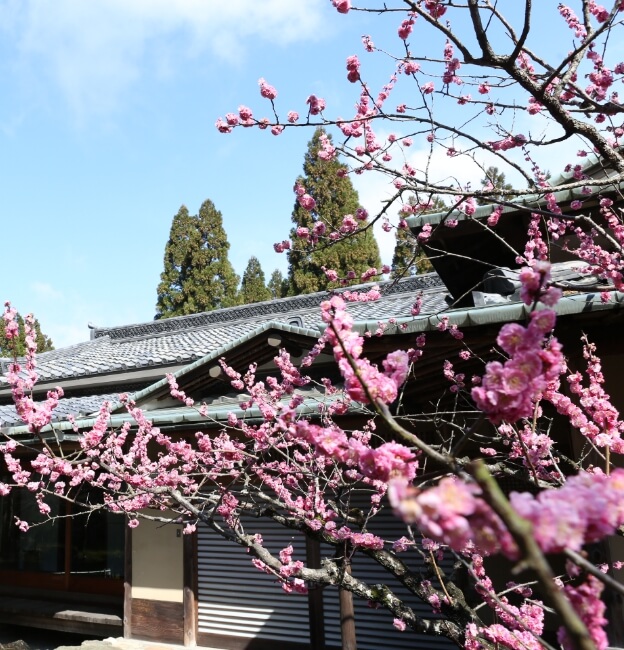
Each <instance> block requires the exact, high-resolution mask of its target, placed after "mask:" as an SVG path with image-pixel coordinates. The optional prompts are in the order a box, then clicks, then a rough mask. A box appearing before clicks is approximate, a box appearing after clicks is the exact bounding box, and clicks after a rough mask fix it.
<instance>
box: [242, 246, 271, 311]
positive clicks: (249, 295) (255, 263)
mask: <svg viewBox="0 0 624 650" xmlns="http://www.w3.org/2000/svg"><path fill="white" fill-rule="evenodd" d="M263 300H271V292H270V291H269V289H268V288H267V286H266V283H265V279H264V271H263V270H262V266H261V265H260V261H259V260H258V258H257V257H254V256H252V257H250V258H249V262H247V268H246V269H245V272H244V273H243V280H242V282H241V290H240V301H241V303H242V304H243V305H248V304H249V303H252V302H261V301H263Z"/></svg>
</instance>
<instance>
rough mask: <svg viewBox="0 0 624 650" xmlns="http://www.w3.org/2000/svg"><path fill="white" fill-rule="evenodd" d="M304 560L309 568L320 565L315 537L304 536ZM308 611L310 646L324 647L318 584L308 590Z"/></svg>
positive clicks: (321, 599)
mask: <svg viewBox="0 0 624 650" xmlns="http://www.w3.org/2000/svg"><path fill="white" fill-rule="evenodd" d="M306 561H307V565H308V566H309V567H310V568H311V569H319V568H320V567H321V545H320V543H319V542H318V540H316V539H311V538H310V537H306ZM308 613H309V620H310V648H311V649H312V650H323V648H325V618H324V613H323V590H322V589H321V587H320V585H310V589H309V590H308Z"/></svg>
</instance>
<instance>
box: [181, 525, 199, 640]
mask: <svg viewBox="0 0 624 650" xmlns="http://www.w3.org/2000/svg"><path fill="white" fill-rule="evenodd" d="M182 537H183V553H184V560H183V562H184V564H183V566H184V569H183V571H184V596H183V602H184V645H185V646H195V645H197V533H196V532H195V533H193V534H192V535H182Z"/></svg>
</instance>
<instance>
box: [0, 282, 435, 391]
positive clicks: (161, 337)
mask: <svg viewBox="0 0 624 650" xmlns="http://www.w3.org/2000/svg"><path fill="white" fill-rule="evenodd" d="M377 285H378V286H379V287H380V291H381V294H382V297H381V299H380V300H378V301H375V302H366V303H357V302H356V303H350V304H349V307H348V309H349V312H350V313H351V314H352V316H353V318H354V320H356V321H359V320H365V319H366V320H372V319H375V320H380V321H386V320H388V319H389V318H394V317H400V316H407V315H409V314H410V310H411V307H412V305H413V303H414V300H415V297H416V295H417V294H418V293H419V292H421V291H422V292H423V297H424V300H423V309H424V310H425V311H427V312H429V313H434V312H436V311H439V310H441V309H444V308H445V307H446V303H445V302H444V292H445V288H444V285H443V284H442V281H441V280H440V278H439V277H438V276H437V275H436V274H435V273H428V274H424V275H420V276H415V277H411V278H405V279H403V280H399V281H398V282H392V281H386V282H382V283H377ZM373 286H375V283H369V284H365V285H359V286H356V287H349V290H350V291H366V290H368V289H370V288H371V287H373ZM329 295H330V294H329V293H328V292H326V291H324V292H319V293H314V294H309V295H304V296H296V297H293V298H283V299H280V300H271V301H267V302H259V303H254V304H251V305H246V306H244V307H231V308H229V309H219V310H216V311H212V312H207V313H203V314H193V315H191V316H179V317H175V318H168V319H164V320H159V321H151V322H148V323H139V324H134V325H125V326H121V327H109V328H96V329H95V330H94V331H93V334H92V336H93V338H92V340H90V341H86V342H84V343H79V344H77V345H72V346H69V347H66V348H59V349H58V350H52V351H51V352H43V353H41V354H39V355H38V357H37V363H38V367H37V371H38V374H39V378H40V384H41V386H42V387H43V386H49V385H50V384H53V383H58V382H61V383H62V384H63V386H67V385H69V384H68V380H81V382H80V383H81V384H82V385H89V386H94V385H95V384H97V383H101V384H111V383H114V382H115V381H121V378H122V376H124V375H128V377H126V378H125V379H124V381H125V380H126V379H127V380H130V375H133V374H134V375H135V376H137V375H139V374H140V376H141V377H145V378H149V377H152V378H156V377H162V375H163V373H164V372H165V371H167V372H170V371H175V370H177V369H179V368H181V367H183V366H185V365H188V364H189V363H191V362H193V361H195V360H197V359H201V358H202V357H204V356H205V355H207V354H210V353H211V352H212V351H214V350H216V349H217V348H220V347H222V346H224V345H227V344H228V343H232V342H234V341H239V340H241V339H243V338H244V337H245V336H249V335H251V334H252V333H253V332H254V331H255V330H256V329H257V328H258V326H259V325H262V324H263V323H270V322H273V323H283V324H289V325H294V326H297V327H300V328H303V329H307V330H315V331H320V330H319V328H320V325H321V315H320V309H319V307H320V304H321V302H323V301H324V300H327V298H328V296H329ZM1 362H2V364H3V368H2V370H3V371H6V366H7V364H8V363H9V360H8V359H3V360H1ZM0 381H1V380H0ZM4 392H5V393H6V389H5V391H4ZM1 393H2V391H1V390H0V394H1Z"/></svg>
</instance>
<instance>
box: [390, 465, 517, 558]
mask: <svg viewBox="0 0 624 650" xmlns="http://www.w3.org/2000/svg"><path fill="white" fill-rule="evenodd" d="M480 494H481V490H480V488H479V487H477V486H476V485H473V484H470V483H466V482H464V481H462V480H460V479H458V478H455V477H446V478H443V479H442V480H441V481H440V482H439V483H438V484H437V485H436V486H435V487H432V488H429V489H426V490H420V489H418V488H416V487H412V486H409V485H408V484H407V483H406V482H405V481H401V480H394V481H392V482H391V483H390V486H389V490H388V496H389V498H390V503H391V504H392V506H393V508H394V511H395V513H396V514H397V516H399V517H401V519H403V521H405V522H407V523H409V524H415V525H416V526H418V529H419V530H420V531H421V532H422V533H423V535H426V536H427V537H430V538H431V539H433V540H435V541H437V542H441V543H442V544H446V545H448V546H449V547H450V548H452V549H453V550H454V551H457V552H458V553H467V552H471V551H474V550H477V551H478V552H479V553H482V554H490V553H498V552H500V551H502V552H503V553H504V554H505V555H507V556H508V557H510V558H516V557H517V555H518V549H517V547H516V544H515V542H514V541H513V539H512V537H511V535H510V534H509V532H508V531H507V529H506V528H505V526H504V524H503V522H502V521H501V520H500V518H499V517H498V515H496V514H495V513H494V511H493V510H492V509H491V508H490V506H489V505H488V504H487V503H486V502H485V501H484V500H483V499H482V498H481V496H480Z"/></svg>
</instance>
